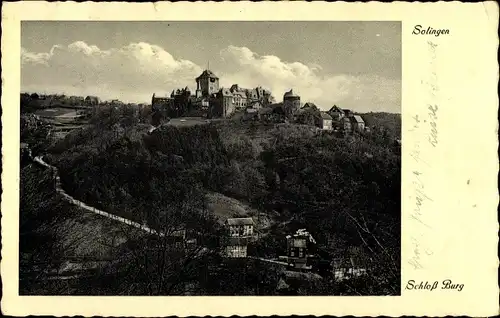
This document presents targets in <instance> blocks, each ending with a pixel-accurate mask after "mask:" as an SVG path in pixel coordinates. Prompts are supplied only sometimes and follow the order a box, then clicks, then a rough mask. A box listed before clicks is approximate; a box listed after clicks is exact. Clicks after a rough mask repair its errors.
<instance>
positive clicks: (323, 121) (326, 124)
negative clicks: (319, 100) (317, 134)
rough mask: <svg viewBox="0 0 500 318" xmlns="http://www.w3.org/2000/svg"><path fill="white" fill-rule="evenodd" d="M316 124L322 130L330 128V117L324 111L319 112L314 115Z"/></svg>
mask: <svg viewBox="0 0 500 318" xmlns="http://www.w3.org/2000/svg"><path fill="white" fill-rule="evenodd" d="M316 126H317V127H319V128H321V129H323V130H332V117H331V116H330V115H328V114H327V113H326V112H319V114H318V115H317V116H316Z"/></svg>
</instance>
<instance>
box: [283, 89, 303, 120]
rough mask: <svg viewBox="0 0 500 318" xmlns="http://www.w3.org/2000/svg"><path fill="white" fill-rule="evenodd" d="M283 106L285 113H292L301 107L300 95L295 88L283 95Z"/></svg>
mask: <svg viewBox="0 0 500 318" xmlns="http://www.w3.org/2000/svg"><path fill="white" fill-rule="evenodd" d="M283 106H284V110H285V114H287V115H292V114H294V113H295V112H296V111H297V110H298V109H299V108H300V96H299V95H297V94H295V93H294V92H293V89H291V90H290V91H288V92H286V93H285V95H283Z"/></svg>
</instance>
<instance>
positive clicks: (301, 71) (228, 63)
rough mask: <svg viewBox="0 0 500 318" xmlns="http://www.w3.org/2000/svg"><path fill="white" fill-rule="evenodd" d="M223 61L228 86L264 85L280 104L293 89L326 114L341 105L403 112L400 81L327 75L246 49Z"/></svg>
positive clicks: (233, 50) (228, 53) (229, 51)
mask: <svg viewBox="0 0 500 318" xmlns="http://www.w3.org/2000/svg"><path fill="white" fill-rule="evenodd" d="M221 57H222V59H223V60H224V65H225V68H226V70H227V71H226V72H224V73H223V74H221V75H222V76H220V77H221V82H222V84H224V85H225V86H229V85H231V84H232V83H240V84H241V86H247V87H253V86H257V85H261V86H263V87H266V88H269V89H271V91H272V92H273V93H274V95H275V96H276V97H277V98H278V100H279V99H280V98H281V96H282V94H283V93H284V92H285V91H287V90H289V89H292V88H293V89H294V91H295V92H297V93H298V94H299V95H300V96H301V99H302V100H303V101H312V102H315V103H316V104H317V105H318V106H320V107H321V108H323V109H325V110H326V109H329V108H330V107H331V106H333V104H338V105H339V106H341V107H345V108H352V109H355V110H358V111H390V112H400V104H401V103H400V99H401V98H400V94H401V88H400V81H398V80H391V79H387V78H384V77H381V76H377V75H370V74H367V75H363V76H354V75H349V74H323V73H322V68H321V66H320V65H316V64H311V65H305V64H303V63H301V62H286V61H283V60H281V59H280V58H279V57H277V56H270V55H262V56H259V55H258V54H257V53H255V52H252V51H251V50H250V49H249V48H246V47H235V46H229V47H227V48H225V49H223V50H222V51H221ZM233 70H237V71H236V72H235V71H233ZM243 83H244V84H243Z"/></svg>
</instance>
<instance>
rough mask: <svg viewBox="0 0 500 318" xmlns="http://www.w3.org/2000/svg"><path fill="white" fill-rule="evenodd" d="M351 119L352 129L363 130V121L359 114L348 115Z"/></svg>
mask: <svg viewBox="0 0 500 318" xmlns="http://www.w3.org/2000/svg"><path fill="white" fill-rule="evenodd" d="M349 120H350V121H351V125H352V129H353V130H355V131H359V132H363V131H364V130H365V121H364V120H363V118H361V116H359V115H353V116H351V117H349Z"/></svg>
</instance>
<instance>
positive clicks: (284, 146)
mask: <svg viewBox="0 0 500 318" xmlns="http://www.w3.org/2000/svg"><path fill="white" fill-rule="evenodd" d="M93 116H94V117H93V118H92V120H91V124H90V125H89V126H88V127H87V128H84V129H81V130H78V131H75V132H73V133H70V134H69V135H68V136H67V137H66V138H65V139H63V140H60V141H58V142H55V143H53V144H52V145H51V146H49V147H47V150H46V156H45V158H46V160H47V161H48V162H50V163H51V164H53V165H55V166H57V167H58V168H59V171H60V174H61V180H62V183H63V187H64V188H65V189H66V191H67V192H68V193H70V194H71V195H73V196H74V197H75V198H77V199H79V200H81V201H84V202H87V203H88V204H91V205H93V206H95V207H97V208H101V209H103V210H106V211H109V212H112V213H114V214H117V215H120V216H124V217H127V218H129V219H133V220H136V221H138V222H146V223H147V224H148V225H149V226H151V227H154V228H159V229H165V228H169V229H174V228H181V227H182V228H186V227H187V228H189V229H190V230H192V231H194V232H196V233H200V235H201V236H202V237H203V241H204V246H205V247H209V250H210V251H215V250H216V249H217V237H218V236H219V235H220V231H221V229H220V225H219V224H218V222H216V220H215V219H214V218H213V215H212V214H211V213H210V211H209V210H208V208H207V199H206V194H207V193H209V192H217V193H222V194H224V195H227V196H229V197H232V198H236V199H238V200H241V201H243V202H246V203H248V204H249V205H251V206H252V207H254V208H255V209H257V210H259V211H262V212H263V213H271V212H273V213H274V214H273V215H276V218H277V221H278V224H280V225H281V228H279V229H278V228H276V229H275V232H272V233H271V235H268V236H266V237H265V238H263V239H261V240H259V241H258V242H256V243H255V244H254V245H253V246H251V249H250V250H249V251H254V252H255V253H258V254H259V255H269V256H276V254H277V253H278V252H279V251H280V250H282V249H283V248H284V247H283V244H284V239H283V237H282V236H281V234H283V233H287V232H291V231H295V230H296V229H298V228H303V227H306V228H307V229H308V230H309V231H310V232H311V233H312V234H313V235H314V237H316V240H317V241H318V244H319V245H321V247H322V249H323V250H324V251H325V252H326V253H328V254H329V255H334V256H335V257H339V256H342V255H344V254H346V253H347V251H348V250H349V251H350V250H352V248H353V247H354V248H355V250H356V251H358V252H357V253H358V254H360V255H361V256H362V257H361V258H362V259H364V260H365V266H366V267H367V268H368V270H369V273H370V275H369V278H368V280H367V278H365V280H364V281H362V282H360V281H358V282H356V281H352V282H350V283H349V284H347V283H345V284H338V283H336V284H334V283H333V282H331V281H329V280H325V281H322V282H320V283H318V284H316V285H314V286H313V287H310V289H306V290H302V291H299V292H298V293H304V294H331V293H334V294H399V281H400V276H399V271H400V209H401V206H400V200H401V199H400V176H401V160H400V147H399V146H397V145H396V144H394V143H393V138H394V137H396V136H400V132H399V131H398V129H400V127H401V123H400V118H399V120H398V118H396V117H393V116H391V115H386V114H384V115H377V114H371V117H369V118H368V117H367V118H366V121H367V124H368V123H369V122H370V123H373V125H375V126H383V127H387V130H388V131H390V134H389V133H383V132H377V131H376V132H373V133H372V134H369V135H354V136H347V137H344V136H335V135H332V134H329V133H318V132H317V131H315V130H313V129H311V128H310V127H308V126H304V125H289V124H279V125H263V124H259V123H242V122H239V121H221V122H216V123H211V124H205V125H195V126H191V127H175V126H170V125H163V126H161V127H159V128H158V129H156V130H154V131H152V132H148V129H149V125H146V124H142V123H141V121H140V120H138V119H137V118H136V117H135V115H134V113H133V112H129V111H126V109H125V108H124V110H123V111H116V110H115V111H109V110H102V111H100V112H97V113H95V114H93ZM32 126H33V125H32ZM23 127H24V126H23ZM26 127H27V128H26V129H27V131H26V132H25V135H26V136H28V137H29V138H32V136H33V133H31V134H30V133H29V130H30V129H29V128H30V127H31V126H29V125H28V126H26ZM28 137H27V138H28ZM38 138H39V139H43V136H38ZM37 144H39V145H45V143H44V142H38V143H37ZM30 167H31V166H27V167H25V168H23V173H22V174H21V177H22V183H26V185H23V186H24V188H23V189H26V190H24V192H22V193H21V196H22V198H21V200H22V201H26V202H25V203H24V205H23V206H22V209H21V214H25V211H27V212H26V213H28V212H29V215H28V217H29V216H31V215H33V214H34V213H35V212H33V210H36V209H37V204H39V201H40V200H41V199H40V198H38V199H36V200H34V199H33V200H32V199H31V197H29V200H28V199H27V198H28V197H26V196H28V192H29V190H28V188H29V189H33V187H35V186H34V185H32V184H31V183H33V182H35V181H34V180H35V179H37V178H39V177H40V176H38V175H39V174H40V172H34V171H31V170H26V171H24V169H33V168H32V167H31V168H30ZM28 175H31V176H28ZM33 178H35V179H33ZM37 182H41V181H37ZM28 184H31V185H28ZM26 187H28V188H26ZM38 195H39V194H38ZM23 196H24V197H23ZM37 200H38V201H37ZM47 200H48V199H47ZM47 202H52V201H47ZM51 204H55V203H51ZM49 209H52V207H49ZM60 209H61V208H60V207H58V206H57V205H55V207H54V208H53V213H55V214H57V213H62V212H58V211H61V210H60ZM273 231H274V230H273ZM162 246H163V245H162V244H161V242H158V241H155V240H152V239H150V238H142V237H141V238H133V239H130V240H129V241H128V243H127V244H126V246H125V247H122V248H124V249H125V250H126V251H130V250H133V251H135V252H134V253H130V252H128V253H126V252H123V251H120V253H123V255H129V256H127V257H130V254H133V255H135V256H134V257H135V258H134V262H138V263H134V262H131V261H130V259H129V258H127V257H125V256H123V257H122V256H120V257H119V259H120V260H122V262H115V263H113V265H110V266H113V270H110V269H108V270H107V271H105V272H106V273H108V274H103V273H104V271H101V272H100V274H99V275H105V277H107V278H106V279H104V278H102V277H101V278H96V279H93V280H92V279H90V280H89V279H87V285H85V286H93V287H92V288H93V290H99V291H100V292H101V293H103V294H113V293H117V292H123V290H122V289H123V288H125V287H124V286H122V285H120V284H118V283H117V284H111V283H109V284H108V285H106V286H104V283H103V282H104V281H106V282H109V281H113V280H114V279H118V278H119V277H121V278H122V279H123V277H131V276H127V275H130V271H133V272H134V273H135V274H134V275H135V277H136V279H134V284H135V285H134V286H135V287H134V288H135V289H133V290H132V291H128V292H129V293H131V294H141V293H143V294H144V293H145V294H172V293H174V294H175V293H181V294H182V293H183V292H186V288H187V287H186V286H188V285H189V286H191V287H192V288H191V289H192V290H191V289H190V291H189V292H190V293H194V294H228V295H229V294H248V295H255V294H268V295H269V294H273V293H274V287H275V285H276V282H277V281H278V279H279V277H278V275H277V274H276V271H275V270H274V269H273V268H272V267H271V266H269V265H265V264H260V263H258V262H246V263H241V262H237V261H236V262H227V261H224V260H222V259H221V258H220V256H218V254H217V253H212V252H210V253H205V254H203V256H201V257H195V258H194V257H188V256H186V255H180V256H179V257H178V258H175V257H173V256H172V257H169V262H165V261H160V262H158V261H153V260H165V251H164V249H162ZM146 247H150V248H146ZM198 252H199V251H197V253H198ZM249 253H250V252H249ZM119 255H122V254H119ZM139 255H140V257H139ZM147 259H149V263H148V264H145V263H144V262H147V261H146V260H147ZM125 260H127V261H125ZM167 263H168V264H170V265H169V266H167V265H165V264H167ZM131 264H135V265H133V266H132V265H131ZM180 272H182V273H183V274H182V275H181V274H179V273H180ZM109 273H112V274H109ZM152 273H154V274H152ZM141 275H142V276H141ZM103 277H104V276H103ZM139 277H143V279H142V281H151V280H152V281H154V282H155V283H154V284H149V285H147V286H145V284H142V283H139ZM181 278H182V280H183V281H182V284H183V285H182V286H183V287H182V288H180V287H179V284H180V283H181V282H179V280H180V279H181ZM127 279H130V278H127ZM90 281H92V282H93V283H92V284H91V283H90ZM188 282H189V284H188ZM263 282H264V283H263ZM193 286H194V287H193ZM235 286H240V287H241V286H245V287H244V288H243V287H241V288H242V289H240V290H234V288H235ZM89 288H90V287H89ZM85 290H87V291H88V289H85ZM80 292H82V293H85V291H80Z"/></svg>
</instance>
